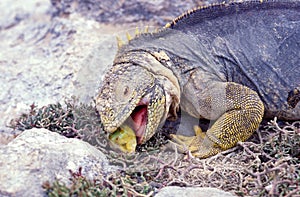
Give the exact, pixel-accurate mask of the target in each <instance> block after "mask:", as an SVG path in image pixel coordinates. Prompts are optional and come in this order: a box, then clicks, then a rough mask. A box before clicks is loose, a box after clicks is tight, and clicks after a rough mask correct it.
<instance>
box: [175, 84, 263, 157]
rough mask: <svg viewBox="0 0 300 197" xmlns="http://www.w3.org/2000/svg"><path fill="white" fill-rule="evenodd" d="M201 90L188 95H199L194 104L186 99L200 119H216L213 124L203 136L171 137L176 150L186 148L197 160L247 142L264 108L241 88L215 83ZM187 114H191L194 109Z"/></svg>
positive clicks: (248, 92) (244, 88) (254, 97)
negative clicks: (240, 142)
mask: <svg viewBox="0 0 300 197" xmlns="http://www.w3.org/2000/svg"><path fill="white" fill-rule="evenodd" d="M203 90H206V92H202V91H201V90H196V92H195V93H194V95H192V96H195V95H201V93H202V95H203V96H202V97H200V99H198V102H195V99H194V98H192V99H191V100H189V106H194V105H195V104H196V103H197V104H198V109H197V112H198V113H199V115H200V116H201V117H204V118H208V119H214V118H216V121H215V122H214V123H213V125H212V126H211V127H210V128H209V129H208V130H207V132H206V134H203V133H198V134H197V133H196V136H193V137H185V136H179V135H173V136H172V137H173V141H175V142H176V143H177V144H178V145H177V146H178V147H179V149H180V150H185V147H186V148H187V149H188V150H189V151H191V153H192V154H193V155H194V156H195V157H199V158H206V157H209V156H212V155H215V154H217V153H219V152H221V151H224V150H227V149H229V148H232V147H233V146H235V145H236V144H237V142H239V141H245V140H247V139H248V138H249V137H250V136H251V135H252V134H253V132H254V131H255V129H257V128H258V126H259V124H260V122H261V120H262V117H263V114H264V105H263V103H262V101H261V100H260V98H259V96H258V95H257V93H256V92H255V91H253V90H251V89H249V88H247V87H245V86H243V85H240V84H236V83H233V82H216V83H212V84H211V85H210V86H209V87H207V88H205V89H203ZM197 91H198V92H197ZM187 99H188V97H187ZM194 107H195V108H196V106H194ZM199 107H200V109H199ZM191 111H194V113H195V110H191Z"/></svg>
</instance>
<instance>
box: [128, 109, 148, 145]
mask: <svg viewBox="0 0 300 197" xmlns="http://www.w3.org/2000/svg"><path fill="white" fill-rule="evenodd" d="M147 107H148V106H147V105H145V104H142V105H138V106H137V107H136V108H135V109H134V110H133V112H132V113H131V115H130V117H131V118H132V129H133V130H134V132H135V135H136V138H137V143H138V144H141V142H142V140H143V137H144V134H145V130H146V126H147V122H148V112H147Z"/></svg>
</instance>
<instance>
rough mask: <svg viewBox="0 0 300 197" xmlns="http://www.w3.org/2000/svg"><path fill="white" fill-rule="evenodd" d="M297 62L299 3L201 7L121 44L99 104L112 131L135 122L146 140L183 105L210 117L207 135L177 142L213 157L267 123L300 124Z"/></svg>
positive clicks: (190, 111) (107, 128) (177, 138)
mask: <svg viewBox="0 0 300 197" xmlns="http://www.w3.org/2000/svg"><path fill="white" fill-rule="evenodd" d="M299 60H300V1H298V0H291V1H282V0H280V1H279V0H278V1H262V0H261V1H244V2H230V3H220V4H214V5H209V6H206V7H200V8H197V9H194V10H191V11H189V12H187V13H185V14H183V15H181V16H179V17H178V18H176V19H174V20H173V21H172V22H170V23H168V24H167V25H166V26H165V27H164V28H162V29H161V30H160V31H158V32H156V33H143V34H140V35H138V36H136V37H135V38H133V39H131V40H130V41H129V43H128V44H125V45H123V46H122V47H121V48H120V49H119V50H118V53H117V55H116V57H115V60H114V62H113V66H112V67H111V68H110V69H109V70H108V72H107V73H106V74H105V77H104V79H103V83H102V85H101V87H100V89H99V94H98V95H97V97H96V99H95V100H96V107H97V110H98V112H99V114H100V118H101V122H102V124H103V127H104V130H105V131H107V132H109V133H113V132H115V131H116V130H117V129H118V128H120V127H121V126H122V125H124V124H126V125H130V127H131V129H132V130H133V131H134V134H135V136H136V139H137V143H138V144H143V143H145V142H146V141H147V140H149V138H150V137H151V136H153V134H154V133H155V132H156V131H157V129H158V127H160V126H161V125H163V124H164V122H165V120H166V119H167V118H169V119H176V118H177V111H178V109H179V107H180V108H181V109H182V110H184V111H185V112H187V113H188V114H189V115H191V116H193V117H196V118H204V119H209V120H212V121H213V124H212V125H211V126H210V128H209V129H208V130H207V131H206V132H196V135H195V136H181V135H173V136H172V138H173V141H174V142H175V143H176V144H177V146H178V148H180V149H181V150H186V151H190V152H191V153H192V154H193V155H194V156H196V157H199V158H206V157H209V156H212V155H215V154H217V153H219V152H221V151H223V150H227V149H229V148H231V147H233V146H235V145H236V144H237V143H238V142H239V141H245V140H247V139H248V138H249V137H250V136H251V135H252V134H253V132H254V131H255V130H256V129H257V128H258V127H259V124H260V122H261V121H262V118H263V117H266V118H271V117H277V118H278V119H283V120H299V119H300V104H299V101H300V61H299ZM185 148H186V149H185Z"/></svg>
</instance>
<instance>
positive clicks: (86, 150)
mask: <svg viewBox="0 0 300 197" xmlns="http://www.w3.org/2000/svg"><path fill="white" fill-rule="evenodd" d="M79 168H82V171H81V172H82V175H83V176H85V177H87V178H89V179H91V180H93V179H97V178H101V177H102V176H105V175H106V174H107V173H111V172H112V171H114V170H115V168H114V167H111V166H109V165H108V161H107V159H106V157H105V155H104V154H103V153H102V152H100V151H99V150H98V149H96V148H95V147H93V146H91V145H89V144H88V143H86V142H83V141H81V140H79V139H70V138H66V137H64V136H61V135H59V134H57V133H54V132H51V131H48V130H46V129H31V130H26V131H24V132H23V133H22V134H20V135H19V136H18V137H17V138H16V139H14V140H12V141H11V142H10V143H8V144H7V145H2V146H0V196H43V195H44V190H43V188H42V184H43V183H44V182H46V181H49V182H50V183H51V182H53V181H55V180H56V179H58V180H60V181H61V182H64V183H65V184H67V185H68V184H70V182H69V178H70V170H71V171H72V172H78V170H79Z"/></svg>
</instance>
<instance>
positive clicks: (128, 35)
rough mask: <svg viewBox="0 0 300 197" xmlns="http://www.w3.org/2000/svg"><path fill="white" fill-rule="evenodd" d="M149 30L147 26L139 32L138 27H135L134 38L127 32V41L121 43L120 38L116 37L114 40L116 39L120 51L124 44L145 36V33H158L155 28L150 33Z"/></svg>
mask: <svg viewBox="0 0 300 197" xmlns="http://www.w3.org/2000/svg"><path fill="white" fill-rule="evenodd" d="M149 28H150V27H149V26H145V28H144V29H143V30H142V31H141V30H140V29H139V27H136V28H135V32H134V36H131V34H130V33H129V32H126V38H127V41H123V40H122V38H121V37H120V36H116V38H117V44H118V49H120V48H121V47H122V46H123V45H124V44H126V43H128V42H129V41H130V40H132V39H133V38H136V37H138V36H140V35H141V34H147V33H150V34H151V33H157V32H158V28H155V29H154V30H152V31H149ZM151 28H152V27H151Z"/></svg>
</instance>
